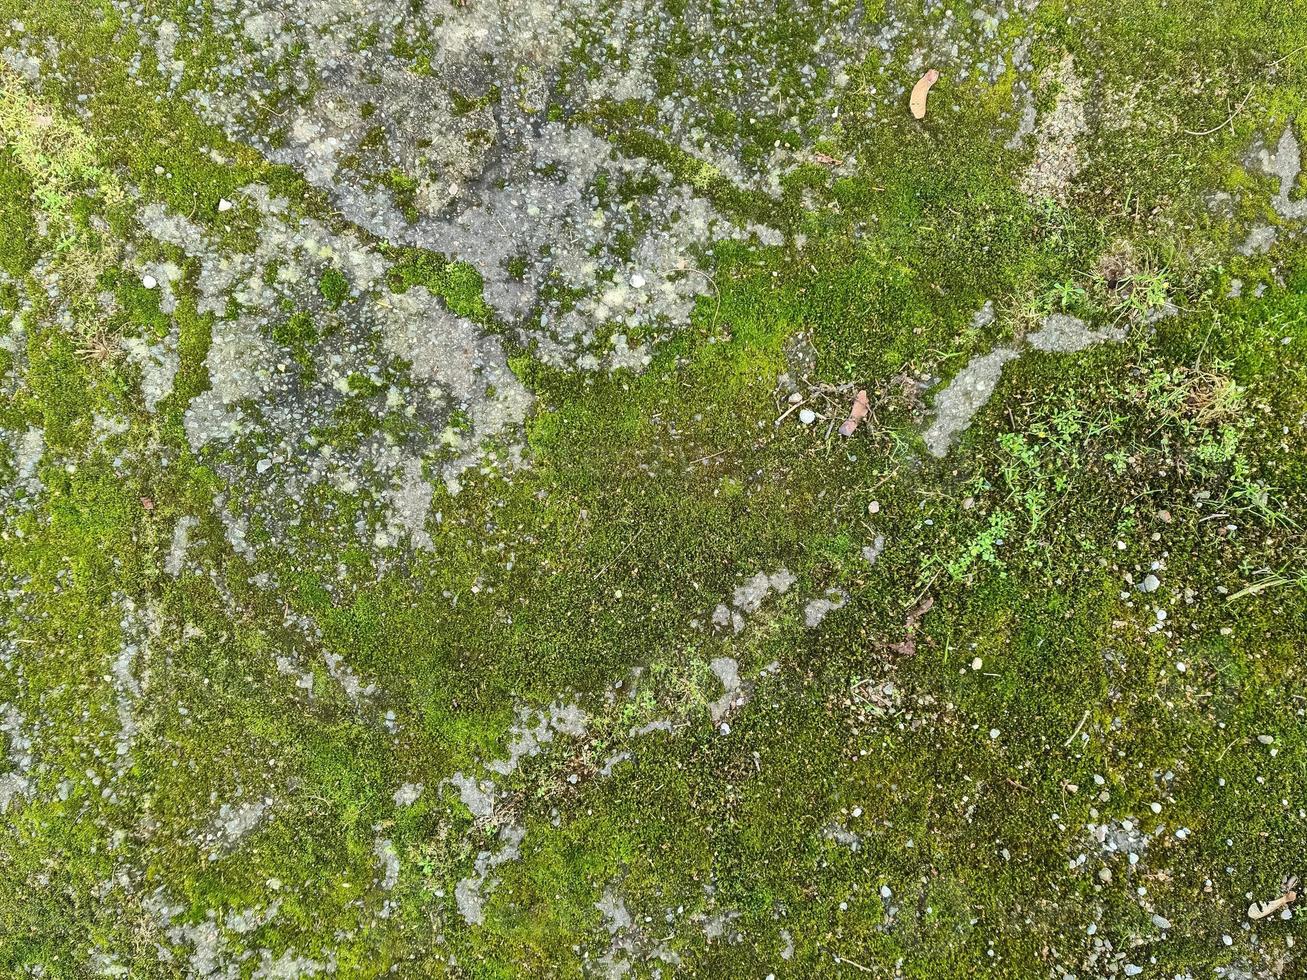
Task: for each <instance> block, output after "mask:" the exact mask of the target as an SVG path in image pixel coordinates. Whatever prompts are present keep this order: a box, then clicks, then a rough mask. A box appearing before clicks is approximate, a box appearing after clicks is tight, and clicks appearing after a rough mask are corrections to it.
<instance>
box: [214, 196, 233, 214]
mask: <svg viewBox="0 0 1307 980" xmlns="http://www.w3.org/2000/svg"><path fill="white" fill-rule="evenodd" d="M235 206H236V205H234V204H232V203H231V201H229V200H227V199H226V198H225V197H224V198H222V199H221V200H220V201H218V212H219V213H220V214H222V213H225V212H227V211H230V210H231V209H232V208H234V207H235Z"/></svg>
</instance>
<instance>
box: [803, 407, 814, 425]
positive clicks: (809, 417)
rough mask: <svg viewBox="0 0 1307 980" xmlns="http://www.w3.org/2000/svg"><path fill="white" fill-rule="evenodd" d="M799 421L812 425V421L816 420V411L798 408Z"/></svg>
mask: <svg viewBox="0 0 1307 980" xmlns="http://www.w3.org/2000/svg"><path fill="white" fill-rule="evenodd" d="M799 421H800V422H802V423H803V424H804V425H812V423H813V422H816V421H817V413H816V412H814V411H813V410H812V409H810V408H803V409H800V410H799Z"/></svg>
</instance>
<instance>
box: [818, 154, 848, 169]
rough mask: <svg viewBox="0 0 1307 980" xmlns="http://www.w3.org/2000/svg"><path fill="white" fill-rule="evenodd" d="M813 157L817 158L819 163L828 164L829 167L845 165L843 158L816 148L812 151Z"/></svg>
mask: <svg viewBox="0 0 1307 980" xmlns="http://www.w3.org/2000/svg"><path fill="white" fill-rule="evenodd" d="M812 158H813V159H814V160H816V161H817V162H818V163H824V164H826V166H828V167H842V166H844V161H843V160H841V159H839V158H838V157H833V156H828V155H827V154H825V153H822V152H821V151H820V150H814V151H813V153H812Z"/></svg>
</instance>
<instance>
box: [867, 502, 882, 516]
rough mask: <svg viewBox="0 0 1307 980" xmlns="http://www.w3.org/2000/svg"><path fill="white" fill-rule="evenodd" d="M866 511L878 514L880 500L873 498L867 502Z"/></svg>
mask: <svg viewBox="0 0 1307 980" xmlns="http://www.w3.org/2000/svg"><path fill="white" fill-rule="evenodd" d="M867 513H868V514H879V513H880V501H879V500H873V501H872V502H871V503H869V504H868V505H867Z"/></svg>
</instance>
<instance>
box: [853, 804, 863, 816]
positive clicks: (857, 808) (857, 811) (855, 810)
mask: <svg viewBox="0 0 1307 980" xmlns="http://www.w3.org/2000/svg"><path fill="white" fill-rule="evenodd" d="M853 815H854V816H855V817H860V816H862V807H860V806H855V807H854V808H853Z"/></svg>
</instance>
